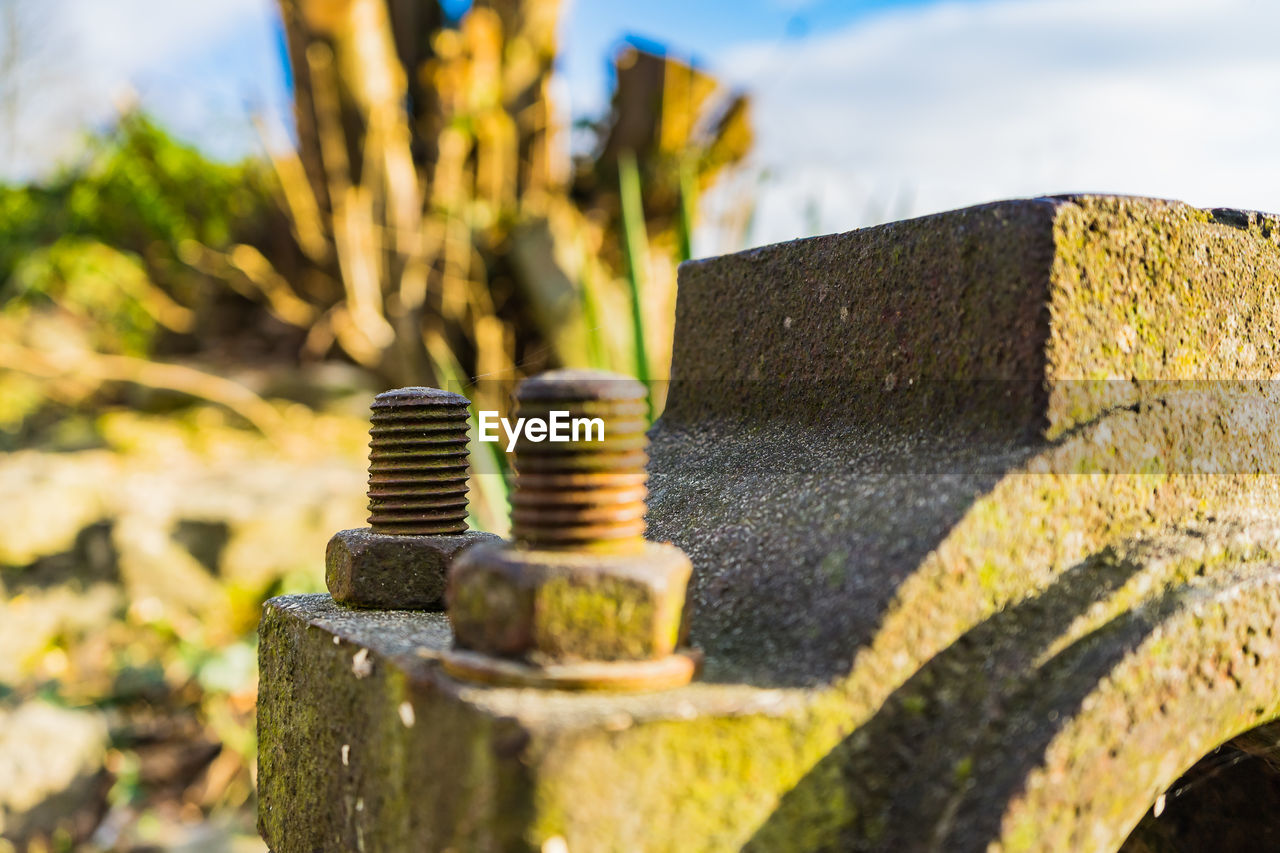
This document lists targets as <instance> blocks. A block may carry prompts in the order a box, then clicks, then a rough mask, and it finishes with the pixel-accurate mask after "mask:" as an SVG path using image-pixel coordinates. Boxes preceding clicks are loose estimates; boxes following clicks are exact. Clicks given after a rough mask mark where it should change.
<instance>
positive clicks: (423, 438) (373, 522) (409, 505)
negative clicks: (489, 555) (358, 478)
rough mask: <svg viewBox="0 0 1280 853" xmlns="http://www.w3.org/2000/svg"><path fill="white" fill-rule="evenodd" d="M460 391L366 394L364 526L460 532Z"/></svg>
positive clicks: (463, 495) (463, 511)
mask: <svg viewBox="0 0 1280 853" xmlns="http://www.w3.org/2000/svg"><path fill="white" fill-rule="evenodd" d="M469 404H470V401H469V400H467V398H466V397H463V396H462V395H461V394H453V393H450V392H448V391H441V390H439V389H436V388H397V389H395V390H394V391H386V392H384V393H382V394H379V395H378V396H377V397H375V398H374V401H373V405H372V406H371V409H372V410H373V414H372V416H371V418H370V420H371V422H372V425H371V426H370V429H369V512H370V515H369V528H370V529H371V530H372V531H373V532H374V533H382V534H389V535H397V536H442V535H448V534H452V533H463V532H465V531H466V530H467V406H468V405H469Z"/></svg>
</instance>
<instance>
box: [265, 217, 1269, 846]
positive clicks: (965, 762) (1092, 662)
mask: <svg viewBox="0 0 1280 853" xmlns="http://www.w3.org/2000/svg"><path fill="white" fill-rule="evenodd" d="M1278 273H1280V225H1277V223H1276V221H1275V220H1273V219H1270V218H1267V217H1262V216H1259V215H1256V214H1242V213H1239V212H1233V211H1216V212H1209V211H1200V210H1196V209H1193V208H1189V207H1187V206H1185V205H1180V204H1176V203H1171V202H1160V201H1151V200H1143V199H1127V198H1124V199H1122V198H1112V197H1072V198H1055V199H1036V200H1029V201H1019V202H1005V203H1000V204H994V205H987V206H984V207H980V208H972V209H968V210H963V211H956V212H953V213H947V214H941V215H938V216H933V217H927V218H924V219H918V220H912V221H908V222H901V223H894V224H891V225H887V226H882V227H879V228H873V229H867V230H864V231H858V232H852V233H850V234H845V235H836V236H832V237H823V238H816V239H813V240H804V241H797V242H795V243H789V244H784V245H780V246H773V247H767V248H764V249H759V250H754V251H752V252H747V253H743V254H740V255H734V256H730V257H727V258H719V259H714V260H710V261H703V262H697V263H693V264H688V265H685V266H684V267H683V268H682V270H681V292H680V303H679V308H678V315H677V334H676V346H675V361H674V366H673V375H674V377H675V379H674V381H673V383H672V386H671V388H670V392H669V398H668V408H667V413H666V414H665V415H664V417H663V419H662V421H661V422H660V423H659V424H658V425H657V426H656V427H655V428H654V430H653V431H652V433H651V438H652V439H653V448H652V463H651V477H652V479H651V486H652V494H651V501H650V517H649V520H650V533H651V537H652V538H655V539H659V540H670V541H673V542H674V543H675V544H676V545H678V546H680V547H681V548H683V549H684V550H685V551H686V552H687V553H688V554H689V556H690V558H691V559H692V561H693V565H694V576H693V581H692V584H691V590H690V595H691V614H690V616H691V618H690V627H691V631H690V636H691V639H692V641H693V643H694V644H695V645H698V646H701V647H702V648H703V649H704V650H705V651H706V653H707V658H706V665H705V667H706V668H705V674H704V679H703V681H702V682H700V683H696V684H694V685H691V686H689V687H686V688H681V689H678V690H673V691H668V692H661V693H652V694H638V695H627V696H617V695H578V694H571V693H562V692H556V691H537V690H515V689H495V688H482V687H476V686H468V685H463V684H460V683H458V682H455V681H453V680H452V679H449V678H448V677H446V676H444V675H443V674H442V673H441V671H440V669H439V665H438V661H437V658H438V656H439V654H440V652H441V650H443V649H444V648H446V647H447V646H448V644H449V643H450V641H451V640H450V636H449V631H448V626H447V623H446V621H445V618H444V617H443V616H442V615H439V614H427V613H407V612H395V613H376V612H354V611H346V610H342V609H341V608H338V607H336V606H335V605H333V604H332V602H331V601H330V600H329V599H328V598H327V597H325V596H316V597H296V598H285V599H276V600H274V601H272V602H270V603H269V604H268V606H267V610H266V614H265V616H264V618H263V623H262V645H261V651H260V654H261V668H262V679H261V685H262V686H261V697H260V711H259V713H260V730H259V737H260V741H261V758H260V762H261V765H260V775H259V785H260V794H261V812H260V816H261V826H262V830H263V833H264V836H265V837H266V839H267V841H268V843H269V844H271V846H272V847H273V848H274V849H276V850H280V851H284V850H295V849H297V850H301V849H314V848H317V847H322V848H326V849H332V848H335V847H344V846H345V847H349V848H352V849H356V848H359V847H360V846H361V845H363V848H364V849H368V850H378V849H381V850H401V849H422V850H443V849H468V850H486V849H487V850H507V849H539V848H542V849H557V848H559V849H563V847H562V846H561V845H560V841H563V842H564V845H566V846H567V847H568V849H570V850H638V849H648V850H687V849H705V850H736V849H742V848H751V849H760V850H787V849H794V850H813V849H832V850H837V849H838V850H906V849H938V850H981V849H997V850H1034V849H1046V850H1057V849H1084V850H1108V849H1115V848H1117V847H1119V846H1120V844H1121V843H1122V842H1123V841H1124V839H1125V837H1126V835H1127V834H1128V833H1129V831H1130V830H1131V829H1132V828H1133V827H1134V826H1135V825H1136V824H1137V823H1138V821H1139V820H1140V819H1141V818H1142V816H1143V815H1144V814H1145V813H1146V812H1147V811H1148V808H1149V806H1150V805H1151V803H1152V802H1153V801H1154V800H1155V798H1156V797H1157V795H1158V794H1159V793H1160V792H1161V791H1162V790H1163V789H1164V788H1165V787H1167V786H1168V785H1169V784H1170V783H1171V782H1173V781H1174V780H1175V779H1176V778H1177V777H1178V776H1179V775H1180V773H1181V772H1182V771H1183V770H1185V769H1186V768H1188V767H1190V766H1191V765H1192V764H1193V763H1195V762H1196V760H1197V759H1198V758H1200V757H1201V756H1203V755H1205V754H1206V753H1208V752H1209V751H1210V750H1212V749H1213V748H1214V747H1215V746H1216V745H1217V744H1220V743H1222V742H1223V741H1226V740H1228V739H1230V738H1231V737H1233V736H1235V735H1237V734H1239V733H1241V732H1243V731H1246V730H1249V729H1251V728H1253V727H1255V726H1257V725H1259V724H1261V723H1264V722H1267V721H1269V720H1272V719H1274V718H1275V717H1276V716H1277V715H1278V714H1280V637H1277V636H1274V635H1273V629H1274V626H1275V625H1276V624H1277V617H1278V616H1280V525H1277V523H1276V521H1274V519H1276V518H1277V509H1280V480H1277V476H1276V473H1277V472H1275V471H1274V470H1273V466H1274V464H1275V460H1276V459H1277V458H1280V455H1278V453H1280V446H1277V445H1278V443H1280V439H1278V438H1277V436H1280V430H1277V429H1275V428H1274V426H1275V422H1276V419H1277V414H1278V409H1280V407H1277V406H1276V405H1275V402H1274V398H1273V396H1272V394H1271V391H1270V378H1271V377H1272V376H1277V375H1280V338H1277V336H1276V335H1275V328H1274V326H1275V320H1274V318H1275V317H1277V316H1280V313H1278V311H1280V305H1278V304H1277V302H1280V283H1278V282H1280V275H1278Z"/></svg>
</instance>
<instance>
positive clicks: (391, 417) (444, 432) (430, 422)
mask: <svg viewBox="0 0 1280 853" xmlns="http://www.w3.org/2000/svg"><path fill="white" fill-rule="evenodd" d="M469 405H470V401H469V400H468V399H467V398H466V397H464V396H462V395H461V394H454V393H451V392H449V391H442V390H440V389H438V388H419V387H412V388H396V389H394V390H391V391H384V392H383V393H381V394H379V395H378V396H377V397H375V398H374V400H373V405H372V406H371V409H372V411H373V414H372V418H371V420H372V426H371V427H370V430H369V438H370V440H369V511H370V513H371V514H370V516H369V527H368V528H363V529H355V530H340V531H338V532H337V533H336V534H334V536H333V538H332V539H330V540H329V546H328V548H327V549H326V550H325V584H326V586H328V588H329V593H330V594H331V595H332V596H333V600H334V601H336V602H338V603H339V604H342V605H345V606H348V607H363V608H376V609H382V610H442V609H444V589H445V579H446V577H447V575H448V571H449V565H450V564H451V563H452V562H453V560H454V559H455V558H456V557H457V556H458V555H459V554H460V553H462V551H463V550H465V549H466V548H469V547H471V546H472V545H475V544H477V543H481V542H497V541H499V540H498V537H496V536H494V535H492V534H490V533H479V532H476V531H473V530H468V529H467V460H468V452H467V407H468V406H469Z"/></svg>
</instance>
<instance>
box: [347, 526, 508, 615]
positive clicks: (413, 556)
mask: <svg viewBox="0 0 1280 853" xmlns="http://www.w3.org/2000/svg"><path fill="white" fill-rule="evenodd" d="M501 541H502V540H501V539H499V538H498V537H497V536H494V535H493V534H492V533H479V532H477V531H474V530H473V531H468V532H466V533H461V534H458V535H456V536H388V535H386V534H382V533H374V532H373V531H371V530H369V529H368V528H359V529H355V530H340V531H338V532H337V533H335V534H334V535H333V538H332V539H330V540H329V545H328V547H327V548H326V549H325V554H324V566H325V572H324V580H325V584H326V585H327V586H328V587H329V594H330V595H332V596H333V600H334V601H336V602H338V603H339V604H343V605H346V606H348V607H367V608H377V609H380V610H443V609H444V593H445V584H446V580H447V578H448V574H449V567H450V566H451V565H452V564H453V562H454V561H455V560H456V559H457V558H458V555H460V554H462V553H463V552H464V551H465V550H466V549H468V548H470V547H471V546H473V545H479V544H482V543H493V542H501Z"/></svg>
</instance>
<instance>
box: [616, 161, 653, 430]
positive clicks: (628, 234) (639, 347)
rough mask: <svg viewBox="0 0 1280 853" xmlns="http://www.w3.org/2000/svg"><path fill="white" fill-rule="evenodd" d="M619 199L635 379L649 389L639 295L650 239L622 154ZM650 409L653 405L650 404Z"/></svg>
mask: <svg viewBox="0 0 1280 853" xmlns="http://www.w3.org/2000/svg"><path fill="white" fill-rule="evenodd" d="M618 196H619V199H620V202H621V209H622V243H623V249H624V252H625V254H626V257H627V284H628V285H629V289H630V291H631V324H632V331H633V333H634V336H635V372H636V378H637V379H639V380H640V381H641V382H643V383H644V384H645V387H648V388H649V389H650V397H652V395H653V389H652V388H651V387H650V386H651V381H650V376H649V355H648V352H647V349H646V347H645V340H644V338H645V335H644V315H643V313H642V312H641V298H640V295H641V292H642V291H643V290H644V278H645V275H644V270H645V261H646V259H647V258H648V256H649V239H648V235H647V234H646V233H645V224H644V203H643V201H642V200H641V196H640V170H639V169H638V168H637V167H636V158H635V154H633V153H632V152H630V151H624V152H622V154H621V155H619V157H618ZM650 407H651V408H652V402H651V403H650Z"/></svg>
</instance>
